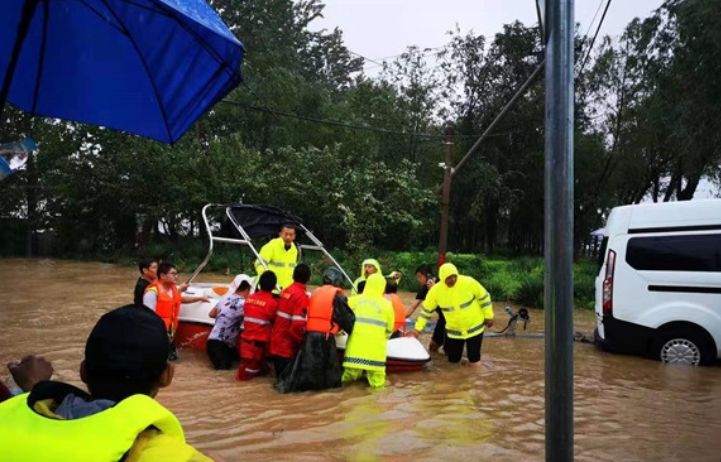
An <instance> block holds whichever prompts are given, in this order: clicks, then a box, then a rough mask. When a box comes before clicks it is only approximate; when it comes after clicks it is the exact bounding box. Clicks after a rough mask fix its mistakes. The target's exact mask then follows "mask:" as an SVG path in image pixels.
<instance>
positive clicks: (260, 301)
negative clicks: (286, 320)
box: [236, 291, 278, 380]
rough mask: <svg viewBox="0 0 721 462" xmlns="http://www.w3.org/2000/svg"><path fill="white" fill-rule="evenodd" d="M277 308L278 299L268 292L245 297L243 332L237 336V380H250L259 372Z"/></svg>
mask: <svg viewBox="0 0 721 462" xmlns="http://www.w3.org/2000/svg"><path fill="white" fill-rule="evenodd" d="M277 309H278V301H277V300H276V299H275V298H274V297H273V294H272V293H270V292H264V291H260V292H256V293H254V294H252V295H250V296H249V297H248V298H246V299H245V307H244V311H245V315H244V316H243V332H242V333H241V334H240V336H239V337H238V350H239V352H240V367H239V368H238V374H237V376H236V377H237V379H238V380H250V379H252V378H253V377H255V376H256V375H258V374H260V372H261V368H262V366H263V360H264V359H265V353H266V349H267V346H268V342H269V341H270V333H271V329H272V323H273V318H274V317H275V312H276V311H277Z"/></svg>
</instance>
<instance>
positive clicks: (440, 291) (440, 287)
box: [415, 263, 493, 339]
mask: <svg viewBox="0 0 721 462" xmlns="http://www.w3.org/2000/svg"><path fill="white" fill-rule="evenodd" d="M454 275H455V276H457V277H458V279H457V281H456V283H455V284H454V285H453V287H448V286H447V285H446V282H445V281H446V278H448V277H449V276H454ZM436 308H440V309H441V311H443V315H444V316H445V317H446V335H448V337H450V338H455V339H467V338H471V337H474V336H476V335H478V334H480V333H482V332H483V331H484V330H485V329H486V328H485V326H484V324H483V322H484V321H485V320H486V319H493V304H492V303H491V296H490V294H489V293H488V292H487V291H486V289H485V288H484V287H483V286H482V285H481V284H480V283H479V282H478V281H476V280H475V279H473V278H472V277H470V276H461V275H459V274H458V269H456V267H455V266H454V265H453V264H451V263H445V264H444V265H442V266H441V268H440V269H439V271H438V282H437V283H436V284H435V285H434V286H433V287H431V289H430V290H429V291H428V295H426V299H425V300H424V301H423V304H422V305H421V312H420V315H419V316H418V320H417V321H416V325H415V329H416V330H418V331H422V330H423V328H424V327H425V326H426V323H427V322H428V320H429V319H430V318H431V315H432V314H433V311H435V309H436Z"/></svg>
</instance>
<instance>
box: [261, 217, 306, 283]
mask: <svg viewBox="0 0 721 462" xmlns="http://www.w3.org/2000/svg"><path fill="white" fill-rule="evenodd" d="M295 234H296V233H295V225H293V224H285V225H283V227H282V228H281V229H280V232H279V233H278V237H276V238H275V239H272V240H271V241H269V242H268V243H267V244H265V245H264V246H263V247H261V248H260V252H259V254H260V258H262V259H263V261H265V263H266V264H267V265H268V268H267V269H268V270H270V271H272V272H274V273H275V275H276V276H277V277H278V285H279V286H280V288H281V289H285V288H287V287H290V285H291V284H293V270H294V269H295V265H296V264H297V263H298V247H297V246H296V245H295ZM255 271H256V272H257V273H258V276H260V275H261V274H263V273H264V272H265V271H266V268H265V267H264V266H263V264H262V263H261V262H260V261H259V260H257V259H256V260H255Z"/></svg>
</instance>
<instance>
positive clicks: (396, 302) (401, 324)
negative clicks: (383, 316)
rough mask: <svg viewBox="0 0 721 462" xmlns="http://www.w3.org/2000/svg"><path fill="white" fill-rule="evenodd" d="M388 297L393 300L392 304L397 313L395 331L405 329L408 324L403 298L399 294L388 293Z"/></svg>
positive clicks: (394, 311)
mask: <svg viewBox="0 0 721 462" xmlns="http://www.w3.org/2000/svg"><path fill="white" fill-rule="evenodd" d="M386 298H387V299H388V300H390V301H391V304H392V305H393V313H394V314H395V325H394V326H393V332H395V331H398V330H401V331H402V330H404V328H405V326H406V309H405V307H404V306H403V300H401V298H400V297H399V296H398V294H386Z"/></svg>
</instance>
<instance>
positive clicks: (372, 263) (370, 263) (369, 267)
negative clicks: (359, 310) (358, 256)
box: [353, 258, 401, 294]
mask: <svg viewBox="0 0 721 462" xmlns="http://www.w3.org/2000/svg"><path fill="white" fill-rule="evenodd" d="M371 274H383V273H382V272H381V264H380V263H378V260H376V259H375V258H366V259H365V260H363V263H361V269H360V276H359V277H358V278H357V279H356V280H355V281H353V292H354V293H355V294H359V293H361V292H363V291H362V290H360V287H359V284H360V283H361V282H363V281H365V280H366V279H368V276H370V275H371ZM388 277H389V278H390V279H393V280H394V281H395V282H396V284H397V283H398V281H400V279H401V273H400V272H398V271H393V272H391V274H389V275H388Z"/></svg>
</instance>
